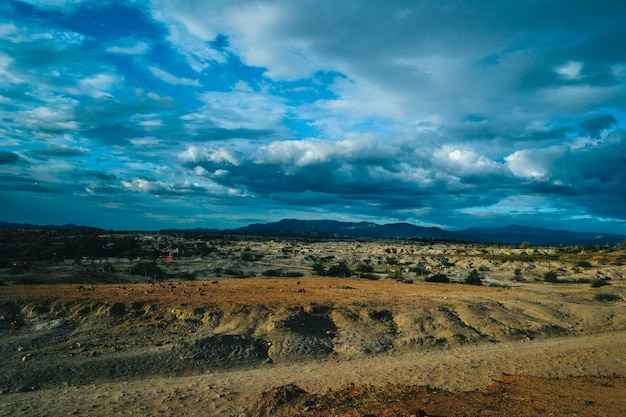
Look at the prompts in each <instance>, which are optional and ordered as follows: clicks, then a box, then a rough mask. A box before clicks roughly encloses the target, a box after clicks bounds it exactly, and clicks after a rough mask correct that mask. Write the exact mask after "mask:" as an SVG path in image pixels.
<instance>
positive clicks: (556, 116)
mask: <svg viewBox="0 0 626 417" xmlns="http://www.w3.org/2000/svg"><path fill="white" fill-rule="evenodd" d="M624 22H626V5H625V4H624V2H623V0H615V1H610V0H606V1H605V0H594V1H586V0H527V1H500V0H494V1H489V0H481V1H478V0H476V1H473V0H462V1H461V0H458V1H455V0H450V1H439V0H419V1H415V0H411V1H408V0H407V1H402V0H396V1H382V0H380V1H358V2H357V1H348V0H346V1H336V0H315V1H292V0H270V1H246V0H242V1H234V0H224V1H221V0H211V1H206V0H184V1H182V0H153V1H150V0H118V1H103V0H94V1H90V0H82V1H81V0H73V1H69V0H68V1H62V0H28V1H15V0H8V1H6V0H5V1H3V2H2V3H1V5H0V220H3V221H9V222H29V223H36V224H65V223H76V224H83V225H91V226H97V227H103V228H108V229H146V230H150V229H159V228H169V227H176V228H195V227H207V228H210V227H217V228H231V227H238V226H243V225H247V224H249V223H256V222H269V221H276V220H280V219H282V218H298V219H334V220H342V221H373V222H376V223H381V224H382V223H391V222H399V221H404V222H410V223H413V224H416V225H420V226H439V227H442V228H445V229H449V230H454V229H459V228H465V227H474V226H505V225H508V224H513V223H515V224H522V225H528V226H539V227H549V228H562V229H568V230H593V231H610V232H616V233H624V234H626V24H624Z"/></svg>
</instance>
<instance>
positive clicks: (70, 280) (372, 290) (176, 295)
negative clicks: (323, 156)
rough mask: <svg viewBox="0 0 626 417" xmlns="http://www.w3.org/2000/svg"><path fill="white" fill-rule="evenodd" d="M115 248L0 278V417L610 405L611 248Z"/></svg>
mask: <svg viewBox="0 0 626 417" xmlns="http://www.w3.org/2000/svg"><path fill="white" fill-rule="evenodd" d="M15 233H17V232H15ZM28 236H31V237H33V236H34V235H28ZM22 237H23V236H22ZM125 238H128V236H102V235H100V239H101V240H102V241H104V242H105V245H101V246H106V242H108V241H110V242H114V243H115V242H121V241H122V240H123V239H125ZM4 239H5V242H6V241H7V239H8V238H7V235H5V236H4ZM55 239H56V240H55ZM64 239H65V242H66V241H67V238H64ZM132 239H133V240H135V241H139V242H141V245H139V247H140V248H141V249H142V250H145V248H146V247H150V248H157V249H158V250H159V253H160V254H159V256H158V257H157V256H155V255H150V256H151V257H150V256H143V257H142V256H136V254H133V255H132V256H127V257H123V256H119V257H118V256H115V257H104V256H81V257H78V258H76V257H74V258H72V259H65V258H60V257H57V258H54V259H53V258H49V259H46V260H40V261H37V260H33V259H26V258H23V259H22V260H20V261H14V262H13V263H12V264H8V265H5V268H3V269H2V270H0V282H1V283H2V285H1V286H0V333H1V338H0V367H1V369H2V373H1V375H0V391H1V394H0V415H2V416H31V415H32V416H35V415H37V416H46V415H47V416H57V415H85V416H87V415H89V416H115V415H131V416H132V415H134V416H144V415H166V416H175V415H193V416H270V415H272V416H297V415H299V416H406V417H408V416H411V415H415V416H479V415H480V416H536V415H546V416H547V415H553V416H566V415H567V416H570V415H580V416H583V415H584V416H619V415H624V414H625V413H626V399H624V396H623V392H624V391H625V390H626V347H625V344H624V341H625V340H626V303H625V302H624V300H625V299H626V284H625V282H626V281H625V278H626V266H624V263H625V261H626V254H625V253H624V249H623V248H621V247H596V248H575V247H566V248H564V247H550V248H548V247H546V248H543V247H529V246H526V247H519V246H500V247H499V246H498V245H491V246H490V245H478V244H469V243H467V244H465V243H450V242H447V243H446V242H422V241H411V240H367V239H304V238H301V239H296V238H289V239H288V238H255V237H245V236H239V237H233V236H192V237H189V236H180V235H175V234H170V235H167V234H162V235H157V234H136V235H132ZM32 240H33V241H34V240H36V239H34V238H33V239H32ZM52 241H53V242H52V245H53V246H54V245H57V247H58V248H61V247H62V243H59V242H61V241H64V240H63V239H61V238H58V237H55V238H52ZM102 241H101V242H100V243H102ZM55 242H56V243H55ZM31 243H32V242H31ZM66 246H67V245H66ZM199 248H200V249H201V250H200V249H199ZM138 265H139V266H138ZM141 268H143V270H141ZM142 271H143V272H142ZM474 271H475V272H474ZM331 272H335V273H334V274H332V273H331ZM473 273H474V274H476V275H477V276H478V277H479V278H480V280H479V282H478V283H477V284H480V285H468V284H467V283H466V281H467V277H468V276H470V275H472V274H473ZM437 274H439V275H437ZM332 275H335V276H332ZM337 275H339V276H337ZM434 276H438V277H439V281H441V278H442V277H446V278H447V280H448V282H428V281H438V280H433V279H432V277H434ZM429 277H430V278H429Z"/></svg>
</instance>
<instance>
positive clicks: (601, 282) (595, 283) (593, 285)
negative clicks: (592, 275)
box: [591, 279, 609, 288]
mask: <svg viewBox="0 0 626 417" xmlns="http://www.w3.org/2000/svg"><path fill="white" fill-rule="evenodd" d="M605 285H609V283H608V282H606V281H605V280H603V279H594V280H593V281H591V288H600V287H604V286H605Z"/></svg>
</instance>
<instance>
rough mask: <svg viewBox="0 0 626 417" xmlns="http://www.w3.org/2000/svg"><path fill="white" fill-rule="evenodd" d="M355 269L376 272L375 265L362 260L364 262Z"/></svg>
mask: <svg viewBox="0 0 626 417" xmlns="http://www.w3.org/2000/svg"><path fill="white" fill-rule="evenodd" d="M354 270H355V271H356V272H374V267H373V266H372V265H370V264H366V263H363V262H362V263H359V264H357V265H356V267H355V268H354Z"/></svg>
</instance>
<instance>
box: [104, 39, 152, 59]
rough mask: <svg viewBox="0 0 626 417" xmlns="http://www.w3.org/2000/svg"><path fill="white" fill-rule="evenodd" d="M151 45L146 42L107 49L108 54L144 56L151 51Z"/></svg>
mask: <svg viewBox="0 0 626 417" xmlns="http://www.w3.org/2000/svg"><path fill="white" fill-rule="evenodd" d="M150 49H151V48H150V45H148V44H147V43H145V42H136V43H134V44H129V45H127V46H121V45H112V46H109V47H107V52H111V53H112V54H120V55H135V56H136V55H144V54H145V53H146V52H148V51H149V50H150Z"/></svg>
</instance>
